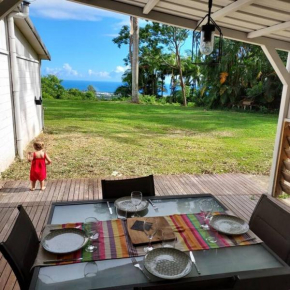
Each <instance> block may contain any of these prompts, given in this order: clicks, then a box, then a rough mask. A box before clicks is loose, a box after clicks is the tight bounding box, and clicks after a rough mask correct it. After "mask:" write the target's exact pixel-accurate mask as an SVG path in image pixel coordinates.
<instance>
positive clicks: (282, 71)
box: [262, 46, 290, 195]
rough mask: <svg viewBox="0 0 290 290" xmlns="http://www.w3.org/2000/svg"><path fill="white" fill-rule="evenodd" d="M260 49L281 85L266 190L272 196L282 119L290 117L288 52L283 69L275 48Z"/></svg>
mask: <svg viewBox="0 0 290 290" xmlns="http://www.w3.org/2000/svg"><path fill="white" fill-rule="evenodd" d="M262 49H263V51H264V53H265V54H266V56H267V58H268V60H269V62H270V63H271V64H272V66H273V68H274V70H275V72H276V73H277V75H278V77H279V78H280V80H281V82H282V83H283V90H282V96H281V103H280V110H279V118H278V125H277V131H276V139H275V146H274V152H273V162H272V167H271V173H270V181H269V190H268V192H269V194H271V195H274V186H275V179H276V176H277V174H276V171H277V165H278V158H279V150H280V146H281V144H280V141H281V134H282V129H283V124H284V119H285V118H287V117H289V116H290V108H289V99H290V74H289V72H290V52H288V59H287V65H286V67H285V66H284V64H283V62H282V60H281V58H280V57H279V55H278V53H277V51H276V50H275V48H273V47H268V46H262Z"/></svg>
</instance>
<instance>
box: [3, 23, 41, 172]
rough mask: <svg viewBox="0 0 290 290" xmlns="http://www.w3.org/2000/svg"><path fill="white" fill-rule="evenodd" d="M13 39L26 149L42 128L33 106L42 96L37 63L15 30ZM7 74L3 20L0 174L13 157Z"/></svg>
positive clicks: (14, 149)
mask: <svg viewBox="0 0 290 290" xmlns="http://www.w3.org/2000/svg"><path fill="white" fill-rule="evenodd" d="M15 35H16V49H17V61H18V69H19V78H20V106H21V121H22V122H21V125H22V132H23V146H24V148H25V147H26V146H27V144H28V143H29V142H30V141H31V140H32V139H33V138H35V137H36V136H37V135H39V133H40V132H41V130H42V127H43V126H42V106H36V105H35V102H34V99H35V97H37V98H39V96H40V95H41V89H40V86H41V79H40V60H39V57H38V56H37V54H36V53H35V51H34V50H33V48H32V47H31V45H30V44H29V43H28V42H27V40H26V39H25V37H24V36H23V34H22V33H21V32H20V31H19V29H18V28H17V27H15ZM10 74H11V71H10V60H9V52H8V35H7V24H6V22H5V20H0V173H1V172H2V171H4V170H5V169H7V167H8V166H9V165H10V164H11V163H12V162H13V160H14V158H15V153H16V146H15V132H14V131H15V130H14V116H13V102H12V93H11V91H12V87H11V77H10Z"/></svg>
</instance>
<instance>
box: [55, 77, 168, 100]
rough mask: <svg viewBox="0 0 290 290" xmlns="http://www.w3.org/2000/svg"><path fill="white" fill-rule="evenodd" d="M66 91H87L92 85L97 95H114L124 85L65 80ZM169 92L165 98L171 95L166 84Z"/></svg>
mask: <svg viewBox="0 0 290 290" xmlns="http://www.w3.org/2000/svg"><path fill="white" fill-rule="evenodd" d="M61 84H62V85H63V87H64V88H65V89H79V90H81V91H86V90H87V89H88V86H89V85H91V86H93V87H94V88H95V90H96V91H97V93H114V92H115V90H116V89H117V88H118V87H119V86H121V85H122V83H121V82H101V81H74V80H63V81H62V83H61ZM165 87H166V90H167V92H164V96H166V95H168V94H169V93H170V85H169V84H165Z"/></svg>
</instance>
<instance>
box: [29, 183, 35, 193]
mask: <svg viewBox="0 0 290 290" xmlns="http://www.w3.org/2000/svg"><path fill="white" fill-rule="evenodd" d="M35 184H36V181H31V188H30V190H31V191H34V190H35Z"/></svg>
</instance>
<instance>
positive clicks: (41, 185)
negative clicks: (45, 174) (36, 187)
mask: <svg viewBox="0 0 290 290" xmlns="http://www.w3.org/2000/svg"><path fill="white" fill-rule="evenodd" d="M40 188H41V190H45V186H44V180H42V181H40Z"/></svg>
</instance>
